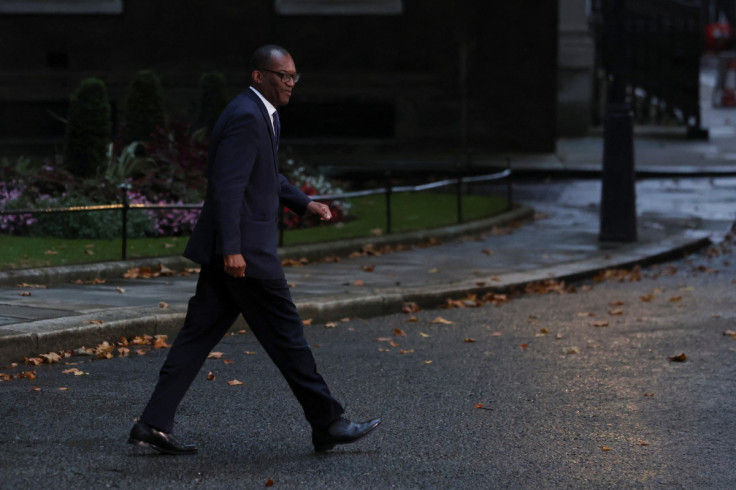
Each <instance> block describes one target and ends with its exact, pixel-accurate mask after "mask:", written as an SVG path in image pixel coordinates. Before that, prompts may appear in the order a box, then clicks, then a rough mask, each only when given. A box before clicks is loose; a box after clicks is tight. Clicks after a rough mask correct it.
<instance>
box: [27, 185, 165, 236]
mask: <svg viewBox="0 0 736 490" xmlns="http://www.w3.org/2000/svg"><path fill="white" fill-rule="evenodd" d="M95 204H97V203H94V202H92V201H90V200H88V199H85V198H82V197H71V196H67V197H62V198H60V199H58V200H54V201H51V200H49V201H41V202H39V203H38V204H37V205H36V208H39V209H43V208H65V207H74V206H93V205H95ZM121 215H122V212H121V211H120V210H119V209H116V210H110V211H93V212H75V213H48V214H37V215H36V218H37V220H36V222H35V223H34V224H33V225H31V229H30V234H31V235H34V236H47V237H57V238H85V239H97V238H117V237H119V236H120V234H121V233H122V216H121ZM153 229H154V223H153V219H152V218H151V216H150V215H149V214H148V213H146V212H144V211H138V210H129V211H128V237H129V238H140V237H144V236H148V235H151V234H152V233H153Z"/></svg>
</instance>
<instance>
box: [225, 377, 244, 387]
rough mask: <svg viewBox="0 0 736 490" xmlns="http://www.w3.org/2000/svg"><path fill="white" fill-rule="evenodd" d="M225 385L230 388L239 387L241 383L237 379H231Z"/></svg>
mask: <svg viewBox="0 0 736 490" xmlns="http://www.w3.org/2000/svg"><path fill="white" fill-rule="evenodd" d="M227 384H228V385H230V386H240V385H242V384H243V382H242V381H238V380H237V379H233V380H231V381H228V382H227Z"/></svg>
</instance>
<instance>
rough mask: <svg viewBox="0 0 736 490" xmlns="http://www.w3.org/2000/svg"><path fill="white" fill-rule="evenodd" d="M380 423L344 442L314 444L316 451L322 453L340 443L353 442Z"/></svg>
mask: <svg viewBox="0 0 736 490" xmlns="http://www.w3.org/2000/svg"><path fill="white" fill-rule="evenodd" d="M379 425H381V422H378V423H377V424H376V425H374V426H373V427H371V428H369V429H368V430H367V431H365V432H364V433H363V434H361V435H360V437H356V438H355V439H353V440H352V441H343V442H335V443H328V444H320V445H317V444H314V452H317V453H322V452H324V451H329V450H330V449H333V448H334V447H335V446H337V445H338V444H352V443H354V442H357V441H359V440H361V439H363V438H364V437H365V436H367V435H368V434H370V433H371V432H373V431H374V430H375V429H376V428H377V427H378V426H379Z"/></svg>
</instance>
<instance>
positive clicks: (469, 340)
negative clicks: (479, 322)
mask: <svg viewBox="0 0 736 490" xmlns="http://www.w3.org/2000/svg"><path fill="white" fill-rule="evenodd" d="M463 342H465V343H466V344H472V343H473V342H475V339H474V338H473V337H468V338H467V339H465V340H463Z"/></svg>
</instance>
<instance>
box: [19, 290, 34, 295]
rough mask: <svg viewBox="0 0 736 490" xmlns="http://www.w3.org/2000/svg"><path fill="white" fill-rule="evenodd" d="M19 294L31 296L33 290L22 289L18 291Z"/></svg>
mask: <svg viewBox="0 0 736 490" xmlns="http://www.w3.org/2000/svg"><path fill="white" fill-rule="evenodd" d="M18 294H19V295H20V296H30V295H31V292H30V291H21V292H20V293H18Z"/></svg>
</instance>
